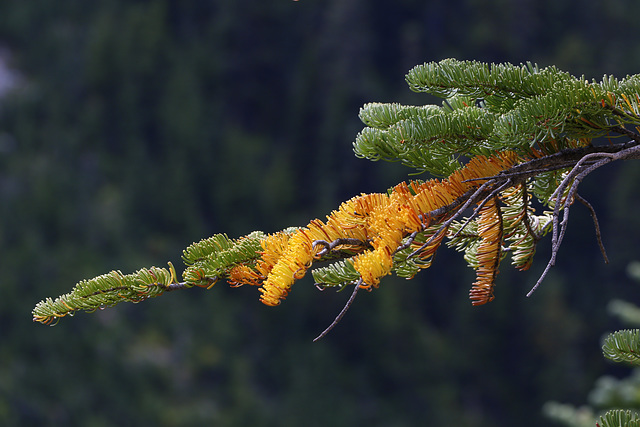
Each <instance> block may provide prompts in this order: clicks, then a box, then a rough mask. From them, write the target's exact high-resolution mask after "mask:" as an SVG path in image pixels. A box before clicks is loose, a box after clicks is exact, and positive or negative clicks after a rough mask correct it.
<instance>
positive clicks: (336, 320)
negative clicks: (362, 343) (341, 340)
mask: <svg viewBox="0 0 640 427" xmlns="http://www.w3.org/2000/svg"><path fill="white" fill-rule="evenodd" d="M361 284H362V278H361V279H359V280H358V281H357V282H356V284H355V286H354V287H353V292H351V296H350V297H349V300H348V301H347V303H346V304H345V306H344V307H343V308H342V311H340V313H339V314H338V315H337V316H336V318H335V319H334V320H333V322H331V324H330V325H329V326H328V327H327V329H325V330H324V331H322V333H321V334H320V335H318V336H317V337H316V338H314V340H313V342H316V341H318V340H319V339H321V338H324V337H325V336H326V335H327V334H328V333H329V332H330V331H331V330H332V329H333V328H334V327H335V326H336V325H337V324H338V323H340V320H342V318H343V317H344V315H345V314H346V313H347V310H349V307H351V304H352V303H353V300H355V299H356V294H357V293H358V289H360V285H361Z"/></svg>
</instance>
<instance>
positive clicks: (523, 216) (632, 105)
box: [33, 60, 640, 323]
mask: <svg viewBox="0 0 640 427" xmlns="http://www.w3.org/2000/svg"><path fill="white" fill-rule="evenodd" d="M407 82H408V83H409V84H410V87H411V88H412V89H413V90H416V91H419V92H426V93H431V94H434V95H438V96H441V97H443V98H445V99H444V101H443V103H442V105H441V106H437V105H426V106H402V105H399V104H380V103H375V104H367V105H365V107H363V109H362V110H361V112H360V117H361V119H362V120H363V122H364V123H365V125H366V127H365V129H364V130H363V131H362V132H361V133H360V134H359V135H358V137H357V138H356V141H355V142H354V149H355V152H356V154H357V155H358V156H360V157H366V158H369V159H372V160H378V159H384V160H391V161H400V162H403V163H404V164H406V165H409V166H411V167H412V168H415V169H417V170H419V171H429V172H432V173H434V174H439V175H442V176H445V177H446V178H443V179H430V180H427V181H420V180H415V181H409V182H402V183H400V184H398V185H396V186H395V187H393V188H392V189H389V190H388V191H387V192H385V193H373V194H362V195H359V196H356V197H353V198H351V199H350V200H347V201H345V202H344V203H342V204H341V205H340V206H339V207H338V208H337V209H336V210H334V211H333V212H331V213H330V214H329V215H327V217H326V219H325V220H320V219H314V220H312V221H310V222H309V223H308V224H307V225H306V226H305V227H299V228H290V229H286V230H283V231H280V232H277V233H274V234H265V233H262V232H253V233H251V234H249V235H247V236H244V237H241V238H238V239H231V238H229V237H227V236H226V235H222V234H221V235H216V236H213V237H211V238H209V239H205V240H202V241H200V242H198V243H194V244H193V245H191V246H190V247H189V248H187V249H186V250H185V251H184V253H183V260H184V262H185V267H186V269H185V271H184V273H183V275H182V276H183V277H182V279H181V280H178V278H177V277H176V274H175V271H174V270H173V269H171V270H170V271H167V270H162V269H156V268H152V269H148V270H146V269H145V270H140V271H139V272H138V273H134V274H133V275H126V276H125V275H123V274H122V273H119V272H112V273H110V274H108V275H104V276H99V277H98V278H95V279H91V280H89V281H83V282H80V283H79V284H78V285H77V286H76V287H75V288H74V289H73V291H72V292H71V293H70V294H66V295H63V296H61V297H59V298H57V299H56V300H52V299H47V300H45V301H43V302H41V303H39V304H38V305H37V306H36V308H35V309H34V313H33V314H34V320H36V321H40V322H42V323H51V322H53V321H55V320H56V319H58V318H60V317H63V316H65V315H67V314H73V313H74V312H75V311H78V310H87V311H91V310H95V309H97V308H101V307H104V306H109V305H113V304H116V303H118V302H123V301H131V302H137V301H140V300H143V299H146V298H149V297H151V296H156V295H159V294H161V293H163V292H166V291H168V290H172V289H176V288H188V287H192V286H199V287H204V288H210V287H212V286H213V285H214V284H215V283H217V282H218V281H220V280H227V281H228V282H229V283H230V284H232V285H233V286H239V285H243V284H250V285H255V286H259V288H260V289H259V290H260V294H261V296H260V299H261V301H262V302H263V303H265V304H267V305H278V304H279V303H280V302H281V301H282V300H283V299H284V298H285V297H286V296H287V294H288V292H289V291H290V290H291V287H292V285H293V283H294V282H295V281H297V280H299V279H301V278H303V277H304V276H305V275H306V273H307V272H308V271H312V274H313V276H314V279H315V281H316V285H317V286H318V287H319V288H321V289H324V288H327V287H336V288H337V289H344V288H345V287H347V286H354V287H355V288H356V289H358V288H364V289H367V290H371V289H374V288H377V287H378V286H379V284H380V282H381V280H382V279H383V278H384V277H386V276H388V275H390V274H396V275H398V276H401V277H406V278H412V277H414V276H415V275H416V274H417V273H418V272H420V271H421V270H423V269H425V268H428V267H429V266H430V265H431V263H432V261H433V258H434V255H435V253H436V252H437V250H438V249H439V248H440V246H441V244H442V243H443V242H445V241H448V244H447V245H448V246H450V247H452V248H454V249H455V250H458V251H460V252H463V253H464V258H465V259H466V260H467V262H468V264H469V266H470V267H471V268H473V269H474V270H475V271H476V281H475V283H474V284H473V286H472V288H471V291H470V298H471V301H472V303H473V304H474V305H480V304H484V303H486V302H489V301H491V300H492V299H493V296H494V287H495V281H496V277H497V272H498V267H499V265H500V262H501V261H502V260H503V259H504V258H505V257H508V256H509V257H511V260H512V263H513V264H514V266H515V267H516V268H518V269H520V270H526V269H527V268H529V267H530V266H531V263H532V260H533V256H534V254H535V252H536V246H537V243H538V241H540V239H542V238H543V237H544V236H545V235H547V234H549V233H550V234H551V236H552V253H551V256H550V260H549V262H548V264H547V268H546V269H545V270H544V272H543V274H542V275H541V277H540V280H539V281H538V283H536V284H535V286H534V289H535V287H537V286H538V285H539V284H540V282H541V281H542V279H544V277H545V275H546V274H547V272H548V271H549V269H550V268H551V267H552V266H553V265H554V263H555V260H556V256H557V253H558V249H559V247H560V245H561V243H562V240H563V238H564V234H565V231H566V227H567V224H568V218H569V211H570V207H571V206H572V203H573V202H574V201H575V200H578V201H580V202H581V203H582V204H584V205H585V206H586V207H587V208H588V209H589V211H590V213H591V215H592V217H593V218H594V228H595V230H596V237H597V241H598V243H599V244H600V246H601V249H602V251H603V256H604V257H605V259H606V254H605V253H604V248H603V247H602V244H601V238H600V231H599V227H598V223H597V217H596V215H595V211H594V210H593V208H592V207H591V205H590V204H589V203H588V202H587V201H586V200H584V199H583V198H582V197H581V196H580V195H579V194H578V193H577V190H578V186H579V184H580V183H581V182H582V180H584V179H585V178H586V177H587V176H588V175H589V174H590V173H591V172H593V171H594V170H596V169H597V168H599V167H601V166H604V165H606V164H609V163H611V162H613V161H616V160H624V159H636V158H639V157H640V129H639V126H640V95H639V94H640V78H638V77H637V76H632V77H627V78H625V79H623V80H617V79H615V78H613V77H607V76H605V78H603V80H602V81H600V82H595V81H593V82H589V81H587V80H585V79H584V78H575V77H573V76H571V75H569V74H567V73H564V72H561V71H559V70H557V69H555V68H553V67H549V68H545V69H539V68H538V67H537V66H533V65H531V64H527V65H524V66H513V65H510V64H502V65H488V64H481V63H478V62H465V61H456V60H445V61H442V62H439V63H430V64H425V65H423V66H418V67H415V68H414V69H413V70H411V71H410V72H409V74H408V75H407ZM602 136H606V137H608V138H610V139H611V138H616V137H624V138H625V140H626V142H621V143H615V144H614V143H613V141H611V140H610V141H609V144H604V145H598V144H595V143H594V139H596V138H599V137H602ZM536 205H539V207H537V206H536ZM536 209H542V212H539V213H536ZM561 216H562V218H561ZM532 292H533V290H532ZM355 295H356V291H355V290H354V291H353V293H352V297H351V299H350V302H349V303H348V304H351V301H352V299H353V298H354V297H355ZM339 318H341V315H340V316H339V317H338V319H337V320H339Z"/></svg>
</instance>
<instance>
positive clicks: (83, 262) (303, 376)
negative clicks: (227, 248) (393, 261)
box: [0, 0, 640, 427]
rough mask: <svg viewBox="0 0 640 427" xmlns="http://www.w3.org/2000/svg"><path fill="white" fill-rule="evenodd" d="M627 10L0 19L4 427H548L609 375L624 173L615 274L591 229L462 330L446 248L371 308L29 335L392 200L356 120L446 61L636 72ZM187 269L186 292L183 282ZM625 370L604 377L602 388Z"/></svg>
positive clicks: (525, 6) (169, 305)
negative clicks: (556, 408)
mask: <svg viewBox="0 0 640 427" xmlns="http://www.w3.org/2000/svg"><path fill="white" fill-rule="evenodd" d="M638 16H640V3H639V2H637V1H636V0H610V1H606V2H603V1H597V0H590V1H586V0H582V1H569V0H517V1H515V0H513V1H507V0H494V1H488V0H469V1H463V0H447V1H411V0H397V1H390V2H384V1H374V0H327V1H314V0H300V1H298V2H293V1H290V0H267V1H265V0H233V1H231V0H229V1H197V0H174V1H169V0H164V1H161V0H158V1H123V0H120V1H117V0H112V1H93V2H90V1H86V0H66V1H59V0H32V1H23V2H19V1H3V2H1V3H0V47H2V48H4V49H5V51H6V52H9V53H10V60H11V66H12V67H13V68H14V69H15V70H17V72H18V73H19V76H20V82H21V84H20V87H19V89H18V90H16V91H15V92H14V93H13V94H11V95H9V96H5V97H3V98H2V100H1V101H0V212H1V213H0V221H1V225H0V262H1V272H0V337H1V340H2V341H1V343H0V424H1V425H8V426H14V425H16V426H28V425H41V426H49V425H51V426H58V425H60V426H62V425H64V426H86V425H91V426H111V425H118V426H122V425H125V426H128V425H131V426H140V425H158V426H192V425H193V426H200V425H216V426H325V425H326V426H356V425H368V426H416V425H432V426H470V427H475V426H516V425H517V426H539V425H541V424H543V423H546V421H545V420H544V418H543V417H542V413H541V406H542V404H543V403H544V402H546V401H547V400H550V399H555V400H559V401H563V402H572V403H577V404H580V403H582V402H584V401H585V400H586V394H587V392H588V391H589V390H590V389H591V386H592V383H593V381H594V379H595V378H597V377H598V376H599V375H601V374H602V373H604V372H611V371H612V369H613V368H612V366H611V365H609V364H608V363H607V362H605V361H604V360H603V358H602V356H601V354H600V350H599V345H600V336H601V335H602V334H603V333H604V332H605V331H607V330H610V329H612V328H615V327H617V326H618V325H617V324H615V323H614V322H612V321H611V320H610V318H609V317H608V316H607V314H606V309H605V303H606V302H607V301H608V300H609V299H610V298H612V297H613V296H616V297H623V298H627V299H629V300H631V301H634V300H635V301H637V300H638V298H637V294H638V289H637V285H634V284H633V283H632V282H631V281H630V280H629V279H628V278H627V277H626V275H625V267H626V265H627V263H628V262H629V261H630V260H633V259H636V258H638V255H637V246H638V242H639V240H640V220H639V219H638V216H637V212H638V211H639V210H640V197H638V196H637V192H636V186H637V184H638V183H639V182H640V176H638V175H639V174H640V172H638V170H639V169H638V168H637V166H636V165H635V164H634V163H633V162H631V163H625V164H618V165H614V166H611V167H608V168H607V169H604V170H602V171H598V172H597V173H594V174H593V175H591V176H590V177H589V178H588V179H587V180H586V182H585V183H584V186H583V189H582V191H581V194H582V195H583V196H585V197H586V198H587V199H589V200H590V201H591V202H592V203H593V204H594V205H595V206H596V207H597V208H598V210H599V213H600V221H601V225H602V228H603V233H604V240H605V244H606V245H607V248H608V250H609V256H610V258H611V264H609V265H608V266H607V265H604V264H603V262H602V258H601V256H600V254H599V252H598V248H597V245H596V241H595V238H594V232H593V227H592V225H591V220H590V218H589V215H588V213H587V212H586V210H585V209H581V208H579V207H576V208H575V209H573V210H572V222H571V224H570V227H569V231H568V235H567V237H566V243H565V244H564V245H563V247H562V249H561V251H560V254H559V262H558V265H557V267H556V268H555V269H553V271H552V273H551V274H550V275H549V276H548V278H547V280H546V281H545V282H544V283H543V285H542V287H541V289H540V290H539V291H538V292H537V293H536V294H534V296H533V297H532V298H529V299H527V298H525V294H526V292H527V291H528V290H529V289H530V287H531V285H532V284H533V283H535V280H536V278H537V275H539V273H540V272H541V270H542V268H543V267H544V265H545V264H546V262H547V259H548V255H549V246H548V243H547V242H545V243H544V244H542V245H541V247H540V249H539V252H538V256H537V260H536V262H535V265H534V267H533V268H532V271H531V272H530V273H518V272H514V271H513V269H512V268H511V267H510V266H509V265H508V263H505V264H504V266H503V267H502V273H501V276H500V278H499V280H498V284H497V289H496V300H495V301H494V302H492V303H491V304H488V305H486V306H482V307H477V308H473V307H471V304H470V303H469V301H468V297H467V294H468V289H469V287H470V285H471V283H472V282H473V278H474V275H473V272H472V271H471V270H470V269H468V268H467V267H466V266H465V263H464V261H463V260H462V257H461V255H460V254H457V253H455V252H452V251H450V250H446V249H443V250H441V251H440V252H439V254H438V257H437V259H436V265H435V266H434V267H433V268H432V269H430V270H426V271H425V272H423V273H421V274H420V275H419V276H417V277H416V278H415V279H414V280H412V281H404V280H394V279H393V278H390V279H389V280H386V281H384V282H383V284H382V286H381V288H380V289H378V290H376V291H374V292H372V293H371V294H367V293H361V294H360V295H359V296H358V298H357V299H356V302H355V304H354V306H353V307H352V308H351V310H350V311H349V312H348V313H347V315H346V316H345V318H344V320H343V321H342V323H341V324H340V325H339V326H338V327H337V328H336V329H335V330H334V331H333V332H332V333H331V334H330V335H329V336H328V337H326V338H325V339H323V340H321V341H320V342H318V343H315V344H314V343H312V342H311V340H312V339H313V338H314V337H315V336H316V335H317V334H318V333H319V332H320V331H322V330H323V329H324V328H325V327H326V326H327V325H328V324H329V323H330V322H331V321H332V320H333V318H334V316H335V315H336V314H337V313H338V312H339V311H340V309H341V308H342V305H343V304H344V302H345V301H346V299H347V297H348V296H347V295H346V293H338V294H336V293H334V292H332V291H327V292H324V293H320V292H318V291H317V290H316V289H315V288H314V287H313V286H312V281H311V279H310V278H306V279H304V280H302V281H300V282H298V283H297V284H296V285H295V286H294V289H293V291H292V293H291V295H290V296H289V298H288V299H287V300H286V301H285V302H284V303H283V304H282V305H281V306H279V307H277V308H269V307H266V306H264V305H262V304H260V303H259V302H258V296H259V293H258V292H257V289H255V288H249V287H244V288H240V289H229V288H228V287H227V286H226V285H225V284H218V285H216V286H215V287H214V288H213V289H212V290H210V291H205V290H201V289H193V290H190V291H184V292H179V293H172V294H169V295H165V296H163V297H160V298H157V299H154V300H151V301H148V302H145V303H143V304H139V305H132V304H128V305H122V306H118V307H116V308H113V309H108V310H105V311H100V312H98V313H94V314H91V315H87V314H78V315H76V316H75V317H74V318H65V319H63V320H62V321H60V323H59V324H58V325H57V326H55V327H53V328H49V327H45V326H42V325H40V324H35V323H32V321H31V315H30V312H31V309H32V308H33V306H34V305H35V304H36V303H37V302H38V301H39V300H40V299H43V298H45V297H47V296H57V295H59V294H61V293H64V292H67V291H69V290H70V289H71V287H72V286H73V285H74V284H75V283H76V282H77V281H79V280H81V279H83V278H89V277H93V276H95V275H98V274H102V273H105V272H107V271H109V270H111V269H121V270H122V271H123V272H124V273H129V272H132V271H134V270H136V269H138V268H140V267H143V266H149V265H158V266H164V265H165V263H166V261H172V262H173V263H174V264H175V265H176V266H179V265H181V260H180V255H181V251H182V249H183V248H185V247H186V246H187V245H189V244H190V243H191V242H193V241H197V240H200V239H201V238H205V237H208V236H210V235H212V234H214V233H221V232H225V233H228V235H229V236H230V237H238V236H240V235H243V234H247V233H249V232H251V231H253V230H256V229H260V230H264V231H266V232H273V231H276V230H279V229H281V228H284V227H287V226H291V225H305V224H306V223H307V222H308V221H309V220H310V219H312V218H316V217H319V218H323V217H324V216H325V215H327V214H328V213H330V211H331V210H332V209H335V208H337V206H338V205H339V204H340V202H341V201H343V200H345V199H347V198H349V197H351V196H354V195H356V194H359V193H360V192H363V191H365V192H371V191H385V190H386V189H387V188H388V187H390V186H392V185H394V184H396V183H397V182H399V181H401V180H404V179H408V178H409V177H408V176H407V174H408V173H409V172H411V171H410V170H405V169H403V168H402V167H400V166H398V165H395V164H386V163H385V164H383V163H370V162H367V161H365V160H360V159H356V158H355V156H353V153H352V151H351V142H352V141H353V139H354V138H355V135H356V133H357V132H358V131H359V130H360V129H361V127H362V124H361V123H359V121H358V117H357V113H358V109H359V107H360V106H361V105H362V104H363V103H365V102H370V101H381V102H403V103H425V102H433V99H430V98H428V97H425V96H424V95H417V94H413V93H411V92H410V91H409V90H408V89H407V88H406V85H405V83H404V80H403V76H404V74H405V73H406V72H407V71H408V70H409V69H410V68H411V67H413V66H414V65H416V64H419V63H422V62H425V61H433V60H439V59H443V58H447V57H457V58H459V59H477V60H481V61H489V62H491V61H495V62H503V61H509V62H513V63H520V62H525V61H532V62H537V63H538V64H539V65H540V66H547V65H551V64H555V65H557V66H558V67H559V68H561V69H565V70H568V71H570V72H572V73H574V74H576V75H581V74H584V75H585V76H587V77H589V78H591V77H595V78H598V79H599V78H601V77H602V75H603V74H605V73H607V74H614V75H618V76H620V77H622V76H624V75H626V74H636V73H639V72H640V32H638V30H637V28H638V20H637V17H638ZM179 269H180V268H179ZM618 369H619V368H618Z"/></svg>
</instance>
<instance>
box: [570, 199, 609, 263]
mask: <svg viewBox="0 0 640 427" xmlns="http://www.w3.org/2000/svg"><path fill="white" fill-rule="evenodd" d="M576 200H577V201H579V202H580V203H582V204H583V205H585V206H586V207H587V209H589V213H590V214H591V218H592V219H593V227H594V228H595V230H596V239H597V240H598V247H599V248H600V253H602V257H603V258H604V262H605V264H609V257H607V251H606V250H605V248H604V244H603V243H602V234H600V224H599V223H598V216H597V215H596V210H595V209H594V208H593V206H591V203H589V202H588V201H587V200H586V199H585V198H583V197H582V196H581V195H579V194H577V193H576Z"/></svg>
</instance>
